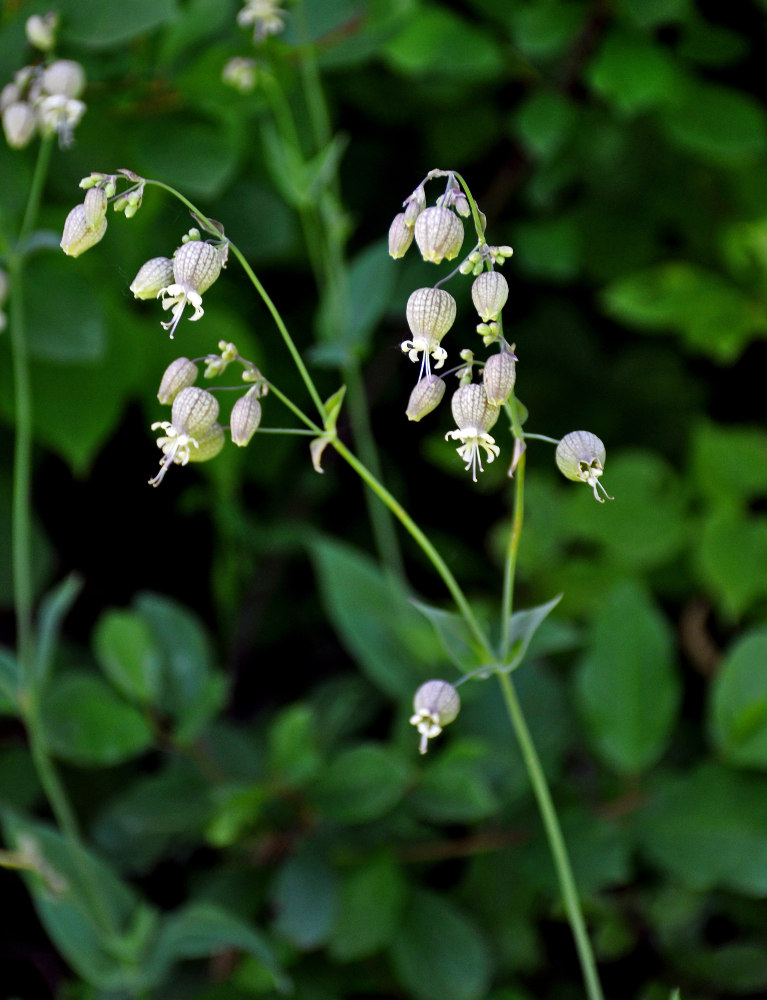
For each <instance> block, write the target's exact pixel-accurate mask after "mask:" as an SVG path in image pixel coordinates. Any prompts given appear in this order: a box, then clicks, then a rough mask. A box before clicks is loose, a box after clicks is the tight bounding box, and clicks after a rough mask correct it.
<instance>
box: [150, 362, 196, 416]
mask: <svg viewBox="0 0 767 1000" xmlns="http://www.w3.org/2000/svg"><path fill="white" fill-rule="evenodd" d="M199 374H200V371H199V369H198V367H197V365H196V364H195V363H194V362H193V361H190V360H189V358H176V360H175V361H171V363H170V364H169V365H168V367H167V368H166V369H165V372H164V373H163V376H162V379H161V381H160V388H159V389H158V391H157V398H158V400H159V401H160V403H161V404H162V405H163V406H170V404H171V403H172V402H173V400H174V399H175V398H176V396H178V394H179V393H180V392H181V390H182V389H186V388H188V387H189V386H190V385H194V383H195V382H196V381H197V376H198V375H199Z"/></svg>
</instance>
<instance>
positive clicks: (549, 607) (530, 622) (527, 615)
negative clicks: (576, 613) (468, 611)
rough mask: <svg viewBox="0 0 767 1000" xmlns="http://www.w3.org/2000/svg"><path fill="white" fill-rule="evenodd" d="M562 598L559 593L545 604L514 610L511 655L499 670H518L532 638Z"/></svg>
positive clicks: (510, 645) (507, 671)
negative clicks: (523, 609)
mask: <svg viewBox="0 0 767 1000" xmlns="http://www.w3.org/2000/svg"><path fill="white" fill-rule="evenodd" d="M561 600H562V595H561V594H557V596H556V597H553V598H552V599H551V600H550V601H547V602H546V603H545V604H539V605H538V606H537V607H535V608H527V609H526V610H525V611H515V612H514V614H513V615H512V616H511V618H510V619H509V632H508V641H509V657H508V659H507V661H506V663H504V664H503V665H502V666H500V667H499V670H501V671H502V672H503V673H509V671H511V670H516V668H517V667H518V666H519V665H520V663H521V662H522V660H523V659H524V658H525V654H526V653H527V650H528V648H529V646H530V643H531V641H532V638H533V636H534V635H535V633H536V632H537V631H538V629H539V628H540V626H541V623H542V622H543V621H544V619H545V618H546V617H547V616H548V615H549V614H551V612H552V611H553V610H554V608H555V607H556V606H557V605H558V604H559V602H560V601H561Z"/></svg>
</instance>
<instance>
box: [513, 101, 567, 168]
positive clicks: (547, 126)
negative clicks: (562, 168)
mask: <svg viewBox="0 0 767 1000" xmlns="http://www.w3.org/2000/svg"><path fill="white" fill-rule="evenodd" d="M576 120H577V113H576V110H575V107H574V105H573V102H572V101H570V100H568V98H567V97H565V96H564V95H563V94H560V93H559V92H558V91H554V90H537V91H535V93H533V94H531V95H530V96H529V97H528V98H526V99H525V100H524V101H523V102H522V103H521V105H520V107H519V109H518V110H517V112H516V113H515V116H514V121H515V131H516V132H517V134H518V135H519V138H520V139H521V140H522V142H523V143H524V144H525V146H526V147H527V148H528V149H529V150H530V151H531V152H532V153H533V155H534V156H537V157H539V158H540V159H544V160H548V159H550V158H552V157H553V156H555V155H556V154H557V153H558V152H559V151H560V150H561V149H562V147H563V146H564V144H565V143H566V142H567V140H568V138H569V137H570V135H571V134H572V130H573V128H574V127H575V123H576Z"/></svg>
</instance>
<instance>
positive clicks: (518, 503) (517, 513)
mask: <svg viewBox="0 0 767 1000" xmlns="http://www.w3.org/2000/svg"><path fill="white" fill-rule="evenodd" d="M506 410H507V412H508V414H509V417H510V420H511V433H512V437H513V438H514V447H515V448H517V447H524V441H523V434H522V425H521V423H520V421H519V412H518V408H517V400H516V397H515V396H513V395H512V396H511V398H510V399H509V401H508V403H507V404H506ZM514 477H515V490H514V515H513V517H512V520H511V528H510V530H509V540H508V544H507V548H506V562H505V566H504V573H503V597H502V600H501V643H500V645H501V662H502V663H505V662H506V660H507V658H508V655H509V622H510V620H511V613H512V611H513V610H514V578H515V575H516V570H517V554H518V552H519V542H520V539H521V537H522V524H523V523H524V519H525V453H524V451H523V452H522V454H521V456H520V458H519V461H518V462H517V467H516V469H515V470H514Z"/></svg>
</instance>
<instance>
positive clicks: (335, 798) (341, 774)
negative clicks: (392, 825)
mask: <svg viewBox="0 0 767 1000" xmlns="http://www.w3.org/2000/svg"><path fill="white" fill-rule="evenodd" d="M412 771H413V769H412V766H411V764H410V763H409V761H408V760H407V759H406V758H404V757H403V756H402V754H401V753H400V752H399V751H397V750H395V749H393V748H389V747H385V746H379V745H377V744H374V743H367V744H361V745H359V746H356V747H353V748H352V749H351V750H346V751H344V753H342V754H341V755H340V756H338V757H336V759H335V760H334V761H333V762H332V763H331V764H330V766H329V767H327V768H325V770H324V771H323V772H322V774H321V775H320V777H319V778H318V779H317V781H316V782H315V783H314V784H313V785H312V788H311V794H312V798H313V800H314V802H315V804H316V806H317V808H318V809H319V810H320V811H321V812H322V813H323V814H324V815H326V816H328V817H330V818H332V819H334V820H336V821H337V822H339V823H344V824H350V823H369V822H371V821H372V820H375V819H379V818H380V817H381V816H383V815H385V814H386V813H387V812H389V811H390V810H391V809H393V808H394V806H395V805H396V804H397V803H398V802H399V801H400V800H401V799H402V797H403V796H404V794H405V792H406V791H407V789H408V787H409V785H410V781H411V778H412Z"/></svg>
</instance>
